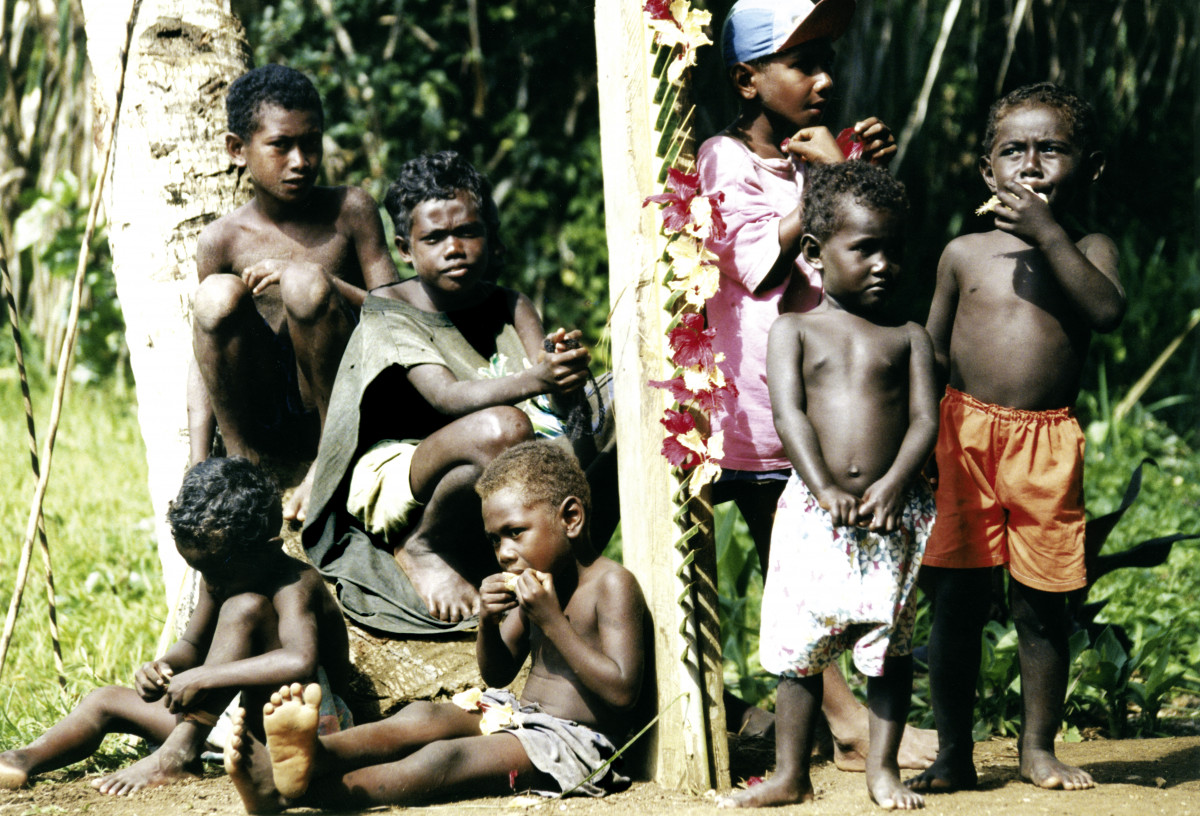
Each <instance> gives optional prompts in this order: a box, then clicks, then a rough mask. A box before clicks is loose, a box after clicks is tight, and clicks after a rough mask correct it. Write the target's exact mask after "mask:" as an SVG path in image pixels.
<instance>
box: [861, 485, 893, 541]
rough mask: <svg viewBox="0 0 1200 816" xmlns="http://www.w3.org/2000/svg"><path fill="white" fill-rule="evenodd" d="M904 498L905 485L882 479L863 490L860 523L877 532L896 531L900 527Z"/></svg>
mask: <svg viewBox="0 0 1200 816" xmlns="http://www.w3.org/2000/svg"><path fill="white" fill-rule="evenodd" d="M903 498H904V486H903V485H893V484H891V483H889V482H888V481H887V480H885V479H880V480H879V481H878V482H875V484H873V485H871V486H870V487H868V488H867V489H866V490H865V491H863V497H862V503H861V504H859V506H858V516H859V524H862V525H864V526H866V527H867V528H868V529H869V530H871V531H872V532H875V533H892V532H895V531H896V530H898V529H900V515H901V513H903V512H904V506H903V505H902V504H901V500H902V499H903Z"/></svg>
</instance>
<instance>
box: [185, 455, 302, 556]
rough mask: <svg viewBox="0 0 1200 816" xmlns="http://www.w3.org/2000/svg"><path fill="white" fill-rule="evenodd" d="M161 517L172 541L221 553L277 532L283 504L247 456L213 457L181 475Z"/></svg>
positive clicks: (257, 545) (264, 541)
mask: <svg viewBox="0 0 1200 816" xmlns="http://www.w3.org/2000/svg"><path fill="white" fill-rule="evenodd" d="M167 521H168V522H170V524H171V533H172V534H173V535H174V536H175V538H176V540H183V541H187V542H189V543H191V544H195V545H199V546H201V547H203V548H204V549H206V550H209V551H211V552H212V554H213V555H226V554H231V553H236V552H242V551H245V550H247V549H257V548H262V547H264V545H266V544H267V543H268V542H269V541H270V540H271V539H273V538H275V537H276V536H278V535H279V530H280V527H281V526H282V525H283V505H282V503H281V502H280V499H279V489H278V487H276V485H275V482H274V480H273V479H271V477H270V476H268V475H267V474H266V472H264V471H263V470H262V469H261V468H259V467H258V466H257V465H255V464H253V463H252V462H251V461H250V460H249V459H246V458H243V457H241V456H232V457H229V458H220V457H214V458H212V459H205V460H204V461H203V462H201V463H199V464H198V465H196V466H195V467H193V468H192V469H191V470H189V471H188V472H187V473H186V474H185V475H184V477H183V484H181V485H180V486H179V495H177V496H176V497H175V500H174V501H172V502H171V504H170V505H169V506H168V508H167Z"/></svg>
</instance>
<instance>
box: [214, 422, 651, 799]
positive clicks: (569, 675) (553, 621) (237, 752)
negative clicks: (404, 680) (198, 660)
mask: <svg viewBox="0 0 1200 816" xmlns="http://www.w3.org/2000/svg"><path fill="white" fill-rule="evenodd" d="M476 489H477V490H478V492H479V495H480V497H481V498H482V500H483V518H484V526H485V527H486V529H487V535H488V538H489V539H490V540H491V541H492V544H493V546H494V547H495V552H496V558H497V559H498V560H499V562H500V565H501V566H502V567H503V569H504V570H505V571H506V572H504V573H497V574H495V575H491V576H489V577H488V578H486V579H485V580H484V581H483V586H482V590H481V595H480V598H481V611H480V621H479V631H478V634H477V637H476V654H477V656H478V659H479V668H480V672H481V674H482V676H483V678H484V681H485V682H487V683H488V684H489V685H492V686H497V687H498V686H503V685H505V684H507V683H510V682H512V680H513V679H514V678H515V677H516V675H517V672H518V670H519V669H520V668H521V666H522V664H523V663H524V662H525V659H526V658H527V657H529V656H530V655H532V657H533V665H532V667H531V670H530V673H529V679H528V680H527V681H526V683H525V688H524V690H523V693H522V696H521V699H520V702H518V701H517V699H516V698H515V697H514V696H513V695H512V694H511V693H509V692H508V691H504V690H500V689H498V688H490V689H488V690H487V691H484V692H482V694H481V695H476V699H475V700H474V701H464V702H462V703H461V705H460V704H456V703H428V702H418V703H412V704H410V705H408V706H406V707H405V708H403V709H401V710H400V712H398V713H397V714H395V715H394V716H392V717H390V718H388V719H386V720H383V721H382V722H377V723H370V724H366V725H360V726H357V727H355V728H351V729H348V730H346V731H343V732H341V733H339V734H331V735H329V736H322V737H318V736H317V735H316V732H315V728H314V725H313V716H312V710H313V706H314V705H315V704H316V702H317V701H318V700H319V699H320V692H319V690H318V689H316V688H315V687H313V686H309V687H308V689H305V690H304V691H303V692H302V691H301V689H300V688H299V687H298V686H292V687H291V688H290V689H281V690H280V692H279V698H278V700H276V699H273V700H272V702H271V703H270V704H269V705H268V706H267V707H266V709H265V710H264V720H265V730H266V734H267V738H266V745H265V748H266V750H264V745H263V744H262V741H261V738H260V737H259V736H258V735H257V734H256V733H254V732H252V731H250V730H249V729H245V730H242V729H237V728H235V731H234V736H233V737H232V738H231V739H230V742H229V745H228V746H227V748H226V754H225V767H226V769H227V770H228V771H229V774H230V776H231V777H232V779H233V781H234V784H235V785H236V786H237V789H238V792H239V793H240V794H241V796H242V799H243V801H244V803H245V805H246V810H247V811H248V812H250V813H261V812H267V811H276V810H280V809H283V808H286V807H293V806H320V807H330V808H334V807H336V808H339V809H345V808H347V807H354V808H362V807H370V806H374V805H382V804H401V803H409V802H412V801H416V800H425V799H429V798H435V797H436V798H447V797H454V798H462V797H463V796H467V795H476V794H480V793H492V794H499V793H502V792H504V791H510V790H517V789H525V788H532V789H535V790H541V791H550V792H555V793H565V792H569V791H572V790H576V789H578V790H579V791H582V792H585V793H589V794H591V795H600V794H601V793H603V792H605V791H608V790H612V789H615V788H616V787H618V786H620V785H621V784H623V782H624V780H623V779H622V778H621V777H619V776H618V775H617V774H616V773H615V771H613V769H612V766H611V765H610V766H608V767H607V768H604V770H602V771H600V769H601V768H602V767H603V766H604V765H605V763H606V762H607V760H608V759H609V758H610V757H611V756H612V755H613V753H614V751H615V748H614V745H613V740H619V739H621V738H622V737H623V736H624V735H625V733H626V732H627V731H628V729H629V717H628V715H627V712H628V711H629V710H630V709H631V708H632V707H633V705H634V703H636V701H637V699H638V694H639V692H640V690H641V687H642V670H643V663H644V653H643V635H642V618H643V615H644V614H645V603H644V601H643V599H642V594H641V590H640V589H639V588H638V585H637V582H636V580H634V578H633V576H632V575H631V574H630V573H629V572H628V571H627V570H626V569H625V568H624V567H622V566H620V565H619V564H616V563H615V562H613V561H610V560H609V559H607V558H604V557H601V556H597V555H596V553H595V551H594V550H593V549H592V546H591V540H590V537H589V534H588V512H589V505H590V495H589V489H588V484H587V480H586V478H585V477H584V474H583V472H582V471H581V470H580V468H579V465H578V463H577V461H576V460H575V458H574V457H573V456H572V455H571V454H570V453H568V452H566V451H565V450H563V449H562V448H560V447H558V446H556V445H554V444H553V443H550V442H544V441H540V442H527V443H524V444H521V445H518V446H516V447H513V448H510V449H509V450H508V451H506V452H505V453H503V454H501V455H500V456H499V457H497V458H496V459H495V460H494V461H493V462H492V463H491V464H490V465H489V466H488V468H487V469H486V470H485V471H484V473H483V475H482V476H481V477H480V479H479V481H478V483H477V485H476ZM514 574H515V575H516V576H517V578H516V585H515V589H510V588H509V580H510V578H511V576H512V575H514ZM462 696H463V695H460V698H461V697H462ZM456 699H457V698H456ZM597 771H600V772H599V773H598V774H597V776H596V777H595V778H593V779H591V780H590V781H588V782H585V781H584V780H585V779H587V778H588V777H589V775H591V774H592V773H593V772H597Z"/></svg>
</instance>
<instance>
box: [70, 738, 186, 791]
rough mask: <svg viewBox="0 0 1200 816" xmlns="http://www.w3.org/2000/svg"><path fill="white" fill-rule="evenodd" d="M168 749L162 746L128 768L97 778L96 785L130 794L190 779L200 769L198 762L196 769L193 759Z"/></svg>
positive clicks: (93, 783) (94, 786)
mask: <svg viewBox="0 0 1200 816" xmlns="http://www.w3.org/2000/svg"><path fill="white" fill-rule="evenodd" d="M166 753H167V752H166V751H164V750H163V749H162V748H159V749H158V750H157V751H155V752H154V753H153V754H151V755H150V756H148V757H145V758H144V759H139V760H138V761H137V762H135V763H133V764H132V765H130V766H129V767H128V768H125V769H123V770H120V771H117V772H116V773H114V774H109V775H108V776H105V777H101V778H100V779H93V780H92V787H93V788H95V789H96V790H98V791H100V792H101V793H104V794H107V795H109V796H129V795H130V794H134V793H137V792H138V791H140V790H142V789H143V788H156V787H158V786H159V785H167V784H170V783H171V782H178V781H180V780H183V779H190V778H191V777H193V776H195V775H196V772H197V771H199V766H198V765H197V766H196V767H195V768H194V769H193V768H192V767H191V766H190V763H184V762H182V761H181V760H179V759H177V758H175V757H168V756H165V754H166Z"/></svg>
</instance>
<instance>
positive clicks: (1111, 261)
mask: <svg viewBox="0 0 1200 816" xmlns="http://www.w3.org/2000/svg"><path fill="white" fill-rule="evenodd" d="M996 197H997V198H999V199H1000V203H1001V204H1003V205H1005V206H1004V207H997V208H996V210H995V214H996V229H999V230H1002V231H1003V232H1009V233H1012V234H1013V235H1016V236H1017V237H1019V238H1022V239H1024V240H1025V241H1028V242H1029V243H1030V244H1033V245H1034V246H1035V247H1037V248H1038V249H1040V250H1041V252H1042V255H1043V256H1045V258H1046V262H1047V263H1048V264H1049V266H1050V270H1051V271H1052V272H1053V274H1054V277H1055V279H1056V280H1057V281H1058V285H1059V286H1061V287H1062V290H1063V293H1064V294H1065V295H1066V296H1067V299H1068V300H1069V301H1070V302H1071V304H1073V305H1074V307H1075V309H1076V311H1078V312H1079V313H1080V314H1081V315H1082V316H1083V318H1084V320H1086V321H1087V324H1088V326H1089V327H1090V328H1091V329H1092V331H1097V332H1110V331H1112V330H1113V329H1115V328H1116V327H1117V326H1119V325H1120V324H1121V319H1122V318H1123V317H1124V316H1125V289H1124V288H1123V287H1122V286H1121V280H1120V275H1119V270H1118V263H1117V261H1118V254H1117V247H1116V244H1114V243H1113V241H1112V239H1111V238H1109V237H1108V236H1106V235H1100V234H1093V235H1088V236H1087V237H1085V238H1084V239H1083V240H1082V241H1080V242H1079V243H1078V244H1076V243H1075V242H1074V241H1072V240H1071V236H1069V235H1068V234H1067V231H1066V230H1065V229H1063V226H1062V225H1061V224H1059V223H1058V221H1057V220H1055V218H1054V213H1053V212H1052V211H1051V210H1050V205H1049V204H1047V203H1046V202H1045V201H1043V200H1042V199H1041V197H1039V196H1038V195H1036V194H1035V193H1032V192H1030V191H1029V190H1027V189H1026V188H1025V187H1024V186H1022V185H1021V184H1018V183H1017V182H1015V181H1010V182H1009V183H1008V184H1007V185H1006V186H1005V187H1001V188H998V189H997V190H996ZM1010 213H1011V215H1010Z"/></svg>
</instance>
